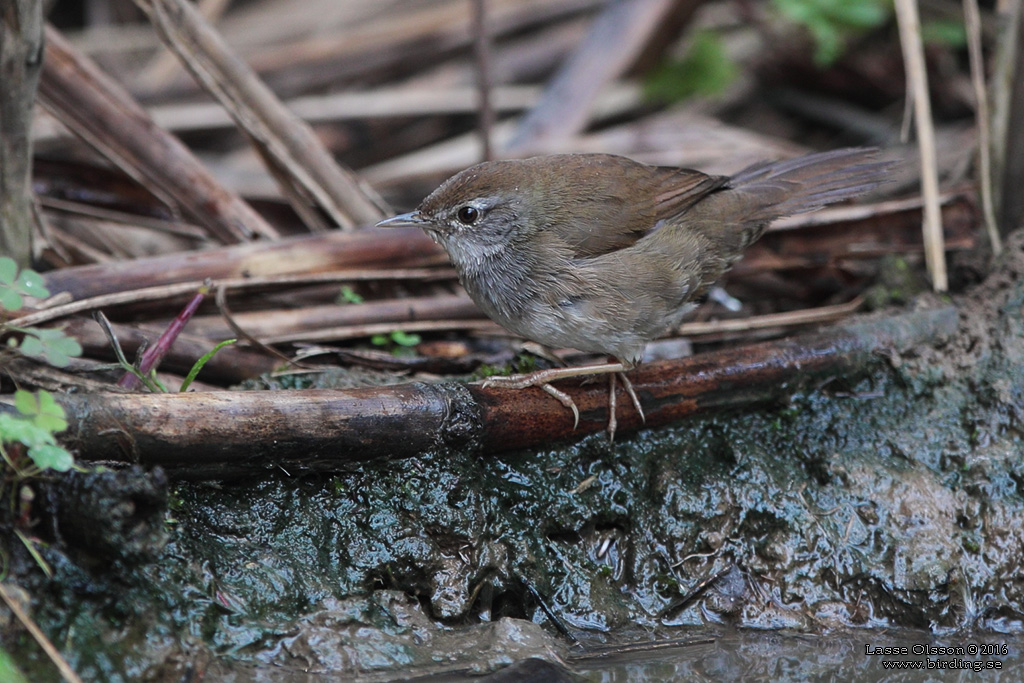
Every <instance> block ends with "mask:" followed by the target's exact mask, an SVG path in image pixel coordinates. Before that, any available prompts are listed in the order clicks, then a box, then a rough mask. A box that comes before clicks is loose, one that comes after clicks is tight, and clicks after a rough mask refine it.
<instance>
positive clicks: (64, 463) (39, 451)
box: [28, 444, 75, 472]
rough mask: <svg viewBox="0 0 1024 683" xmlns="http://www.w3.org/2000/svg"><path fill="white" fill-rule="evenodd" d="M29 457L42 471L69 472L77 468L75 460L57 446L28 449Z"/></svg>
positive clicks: (44, 445)
mask: <svg viewBox="0 0 1024 683" xmlns="http://www.w3.org/2000/svg"><path fill="white" fill-rule="evenodd" d="M28 457H30V458H32V462H34V463H35V464H36V467H38V468H39V469H41V470H56V471H57V472H67V471H68V470H70V469H71V468H72V467H74V466H75V458H74V456H73V455H71V453H69V452H68V451H67V450H66V449H64V448H62V447H60V446H58V445H56V444H42V445H40V446H33V447H32V448H29V449H28Z"/></svg>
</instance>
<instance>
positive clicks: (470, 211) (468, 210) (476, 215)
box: [455, 206, 480, 225]
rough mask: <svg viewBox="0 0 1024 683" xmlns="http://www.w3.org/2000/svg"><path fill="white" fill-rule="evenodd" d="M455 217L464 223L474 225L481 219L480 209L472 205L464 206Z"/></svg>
mask: <svg viewBox="0 0 1024 683" xmlns="http://www.w3.org/2000/svg"><path fill="white" fill-rule="evenodd" d="M455 217H456V218H458V219H459V222H460V223H462V224H463V225H473V224H474V223H476V222H477V221H478V220H480V210H479V209H477V208H475V207H472V206H464V207H462V208H461V209H459V210H458V212H457V213H456V214H455Z"/></svg>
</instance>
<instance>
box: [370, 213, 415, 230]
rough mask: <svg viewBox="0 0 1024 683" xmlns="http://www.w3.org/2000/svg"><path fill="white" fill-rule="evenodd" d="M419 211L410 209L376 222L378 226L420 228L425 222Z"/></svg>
mask: <svg viewBox="0 0 1024 683" xmlns="http://www.w3.org/2000/svg"><path fill="white" fill-rule="evenodd" d="M426 222H427V221H426V220H424V218H423V216H422V215H421V214H420V212H419V211H410V212H409V213H403V214H400V215H398V216H392V217H391V218H385V219H384V220H382V221H381V222H380V223H378V224H377V227H378V228H422V227H423V226H424V225H425V224H426Z"/></svg>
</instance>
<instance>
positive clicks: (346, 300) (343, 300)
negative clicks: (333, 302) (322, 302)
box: [337, 285, 365, 304]
mask: <svg viewBox="0 0 1024 683" xmlns="http://www.w3.org/2000/svg"><path fill="white" fill-rule="evenodd" d="M363 301H365V299H363V297H362V296H360V295H359V294H358V293H357V292H356V290H354V289H352V288H351V287H349V286H348V285H343V286H342V288H341V291H340V292H339V293H338V299H337V302H338V303H339V304H361V303H363Z"/></svg>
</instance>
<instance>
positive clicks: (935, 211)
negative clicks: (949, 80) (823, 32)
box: [896, 0, 949, 292]
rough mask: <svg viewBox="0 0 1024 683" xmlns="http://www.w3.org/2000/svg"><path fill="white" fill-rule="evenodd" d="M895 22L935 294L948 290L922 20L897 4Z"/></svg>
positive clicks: (911, 1)
mask: <svg viewBox="0 0 1024 683" xmlns="http://www.w3.org/2000/svg"><path fill="white" fill-rule="evenodd" d="M896 20H897V23H898V24H899V29H900V44H901V45H902V47H903V62H904V64H905V65H906V70H907V81H908V93H907V96H908V97H912V98H913V100H914V123H915V128H916V129H917V143H918V149H919V150H920V153H921V192H922V194H923V195H924V224H923V232H924V254H925V261H926V262H927V264H928V273H929V274H930V275H931V277H932V287H933V288H934V289H935V291H937V292H944V291H946V290H947V289H948V288H949V282H948V278H947V275H946V253H945V245H944V244H943V236H942V213H941V212H940V210H939V173H938V165H937V163H936V155H935V127H934V122H933V121H932V108H931V102H930V101H929V99H928V74H927V71H926V69H925V61H924V45H923V44H922V42H921V20H920V17H919V16H918V14H917V2H916V0H896Z"/></svg>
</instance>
